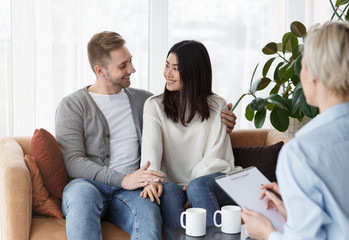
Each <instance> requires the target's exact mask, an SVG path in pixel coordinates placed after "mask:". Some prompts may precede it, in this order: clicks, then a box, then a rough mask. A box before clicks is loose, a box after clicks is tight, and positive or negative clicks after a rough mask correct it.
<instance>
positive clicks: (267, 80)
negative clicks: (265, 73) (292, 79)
mask: <svg viewBox="0 0 349 240" xmlns="http://www.w3.org/2000/svg"><path fill="white" fill-rule="evenodd" d="M270 82H271V80H270V78H267V77H264V78H262V80H261V83H260V84H259V86H258V88H257V90H263V89H264V88H266V87H267V86H268V85H269V83H270Z"/></svg>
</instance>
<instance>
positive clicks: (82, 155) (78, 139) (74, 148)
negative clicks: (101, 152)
mask: <svg viewBox="0 0 349 240" xmlns="http://www.w3.org/2000/svg"><path fill="white" fill-rule="evenodd" d="M78 102H79V100H78V99H74V98H64V99H63V100H62V101H61V103H60V104H59V106H58V108H57V111H56V139H57V142H58V143H59V146H60V149H61V151H62V155H63V159H64V163H65V165H66V169H67V172H68V176H69V177H70V178H87V179H92V180H96V181H98V182H102V183H105V184H108V185H112V186H118V187H121V182H122V180H123V178H124V176H125V174H123V173H120V172H117V171H115V170H113V169H110V168H108V167H107V166H105V165H103V163H102V162H101V163H97V162H96V160H92V159H89V158H88V157H86V149H85V147H86V143H85V139H84V131H87V130H86V129H84V127H83V126H84V120H85V119H84V117H83V113H82V112H83V109H82V107H81V104H79V103H78ZM91 127H92V126H91ZM94 127H95V126H94ZM91 134H94V133H91Z"/></svg>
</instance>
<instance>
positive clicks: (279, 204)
mask: <svg viewBox="0 0 349 240" xmlns="http://www.w3.org/2000/svg"><path fill="white" fill-rule="evenodd" d="M261 188H262V189H267V188H268V189H272V190H273V191H275V192H276V193H278V194H280V190H279V185H278V184H277V183H276V182H272V183H267V184H264V185H263V186H262V187H261ZM264 197H267V200H266V201H265V205H266V208H267V209H269V208H270V207H271V208H273V209H274V210H276V211H278V212H279V213H281V215H282V216H283V217H284V218H285V219H286V220H287V213H286V208H285V205H284V202H283V201H282V200H281V199H279V198H278V197H277V196H276V195H275V194H274V193H272V192H270V191H268V190H265V191H264V192H263V193H262V195H261V197H260V198H261V199H263V198H264Z"/></svg>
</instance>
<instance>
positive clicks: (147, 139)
mask: <svg viewBox="0 0 349 240" xmlns="http://www.w3.org/2000/svg"><path fill="white" fill-rule="evenodd" d="M209 104H210V106H212V109H213V110H212V111H211V112H210V118H209V119H207V120H205V121H203V122H202V121H201V118H200V117H199V116H198V114H197V115H195V117H194V119H193V120H192V121H191V122H190V123H189V124H188V125H187V126H183V125H182V124H181V123H180V122H177V123H175V122H173V121H172V120H171V119H169V118H167V117H166V114H165V111H164V106H163V104H162V96H158V97H150V98H148V100H147V101H146V102H145V105H144V113H143V141H142V158H141V159H142V160H141V166H142V165H143V164H145V163H146V161H148V160H149V161H150V163H151V164H150V168H149V169H153V170H157V171H162V172H163V173H165V180H166V181H171V182H175V183H178V184H188V182H189V181H191V180H192V179H194V178H197V177H199V176H203V175H207V174H211V173H217V172H223V173H227V172H230V171H232V170H234V169H235V167H234V156H233V152H232V147H231V144H230V139H229V135H228V134H227V133H226V126H225V125H224V124H223V123H222V119H221V111H222V109H223V108H225V109H226V108H227V104H226V102H225V100H224V99H223V98H221V97H219V96H217V95H213V96H210V97H209Z"/></svg>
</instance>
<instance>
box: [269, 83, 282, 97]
mask: <svg viewBox="0 0 349 240" xmlns="http://www.w3.org/2000/svg"><path fill="white" fill-rule="evenodd" d="M279 90H280V84H275V86H274V87H273V88H272V89H271V90H270V93H269V95H271V94H277V93H278V92H279Z"/></svg>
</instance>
